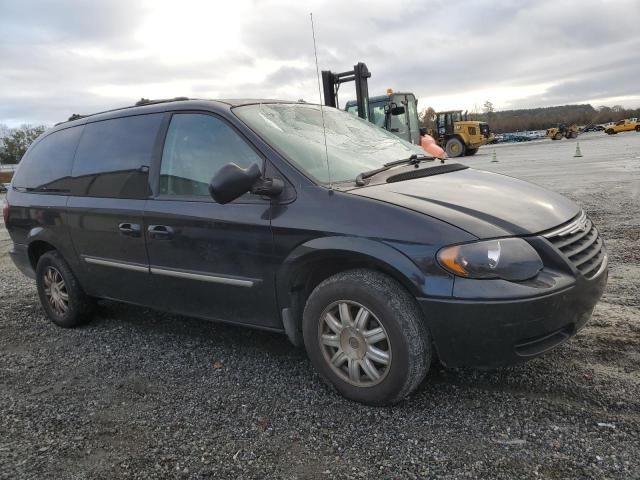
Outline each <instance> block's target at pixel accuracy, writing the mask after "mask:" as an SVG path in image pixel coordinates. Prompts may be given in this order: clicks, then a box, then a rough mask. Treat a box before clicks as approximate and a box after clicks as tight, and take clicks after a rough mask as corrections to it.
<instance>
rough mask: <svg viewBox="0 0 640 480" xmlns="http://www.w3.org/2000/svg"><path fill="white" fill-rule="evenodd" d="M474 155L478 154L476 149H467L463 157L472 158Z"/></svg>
mask: <svg viewBox="0 0 640 480" xmlns="http://www.w3.org/2000/svg"><path fill="white" fill-rule="evenodd" d="M476 153H478V149H477V148H467V151H466V152H465V155H466V156H467V157H472V156H473V155H475V154H476Z"/></svg>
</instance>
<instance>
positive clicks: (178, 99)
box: [135, 97, 189, 107]
mask: <svg viewBox="0 0 640 480" xmlns="http://www.w3.org/2000/svg"><path fill="white" fill-rule="evenodd" d="M184 100H189V97H174V98H159V99H156V100H150V99H148V98H144V97H142V98H141V99H140V100H138V101H137V102H136V105H135V106H136V107H141V106H143V105H153V104H155V103H166V102H181V101H184Z"/></svg>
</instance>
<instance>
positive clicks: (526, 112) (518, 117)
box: [420, 101, 640, 133]
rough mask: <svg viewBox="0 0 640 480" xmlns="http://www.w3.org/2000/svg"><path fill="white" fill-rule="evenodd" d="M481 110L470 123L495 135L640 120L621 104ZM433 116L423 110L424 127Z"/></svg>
mask: <svg viewBox="0 0 640 480" xmlns="http://www.w3.org/2000/svg"><path fill="white" fill-rule="evenodd" d="M482 110H483V111H482V112H481V113H469V120H479V121H482V122H487V123H488V124H489V126H490V127H491V131H492V132H495V133H505V132H518V131H526V130H546V129H547V128H550V127H555V126H556V125H558V124H565V125H598V124H602V123H608V122H617V121H618V120H622V119H623V118H632V117H640V108H636V109H632V108H624V107H622V106H621V105H614V106H613V107H608V106H601V107H598V108H594V107H593V106H592V105H590V104H583V105H562V106H557V107H542V108H530V109H520V110H502V111H495V110H494V108H493V104H492V103H491V102H490V101H487V102H485V104H484V107H483V109H482ZM434 114H435V111H434V110H433V108H431V107H428V108H426V109H425V110H423V111H422V112H421V113H420V121H421V123H422V126H425V127H427V128H431V127H432V126H433V120H434Z"/></svg>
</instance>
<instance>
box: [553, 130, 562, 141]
mask: <svg viewBox="0 0 640 480" xmlns="http://www.w3.org/2000/svg"><path fill="white" fill-rule="evenodd" d="M553 139H554V140H562V133H560V132H558V133H556V134H555V135H554V137H553Z"/></svg>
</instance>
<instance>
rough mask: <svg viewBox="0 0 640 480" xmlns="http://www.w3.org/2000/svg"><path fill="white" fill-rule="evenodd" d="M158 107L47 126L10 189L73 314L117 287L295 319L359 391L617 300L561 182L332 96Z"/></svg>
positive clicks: (23, 245) (574, 321) (43, 276)
mask: <svg viewBox="0 0 640 480" xmlns="http://www.w3.org/2000/svg"><path fill="white" fill-rule="evenodd" d="M147 103H148V104H147V105H144V106H138V107H131V108H124V109H119V110H114V111H110V112H105V113H101V114H97V115H91V116H88V117H84V118H80V119H77V120H75V121H70V122H65V123H62V124H60V125H58V126H57V127H55V128H53V129H52V130H49V131H47V132H46V133H44V134H43V135H42V136H41V137H40V138H39V139H38V140H37V141H36V142H35V143H34V144H33V145H32V146H31V147H30V149H29V150H28V152H27V154H26V155H25V157H24V159H23V160H22V162H21V164H20V166H19V168H18V170H17V172H16V175H15V177H14V179H13V183H12V186H11V189H10V191H9V192H8V195H7V198H6V204H5V206H4V208H3V216H4V219H5V223H6V226H7V229H8V231H9V235H10V237H11V249H10V255H11V258H12V259H13V261H14V262H15V264H16V265H17V266H18V268H20V270H22V271H23V272H24V273H25V274H27V275H29V276H32V277H34V278H35V280H36V284H37V288H38V294H39V297H40V301H41V303H42V306H43V309H44V311H45V313H46V315H47V316H48V317H49V319H50V320H51V321H52V322H54V323H55V324H57V325H59V326H61V327H75V326H77V325H80V324H82V323H84V322H86V321H87V320H89V319H90V318H91V314H92V309H93V306H94V303H95V299H97V298H102V299H111V300H117V301H123V302H127V303H132V304H139V305H144V306H147V307H151V308H156V309H160V310H166V311H170V312H175V313H179V314H184V315H190V316H194V317H200V318H203V319H208V320H215V321H223V322H229V323H235V324H240V325H244V326H248V327H254V328H261V329H266V330H271V331H276V332H282V333H284V334H287V335H288V337H289V339H290V340H291V341H292V343H294V344H296V345H300V346H302V345H304V347H305V348H306V351H307V354H308V355H309V358H310V359H311V363H312V364H313V366H314V367H315V368H316V370H317V371H318V372H319V374H320V375H321V376H322V378H324V379H325V380H326V381H327V383H328V384H330V385H331V386H333V387H334V388H335V389H336V390H337V391H338V392H340V393H341V394H342V395H344V396H346V397H348V398H350V399H352V400H356V401H359V402H363V403H367V404H373V405H386V404H390V403H394V402H397V401H399V400H401V399H403V398H404V397H406V396H407V395H408V394H410V393H411V392H412V391H413V390H414V389H415V388H416V387H417V386H418V385H419V384H420V382H421V381H422V380H423V378H424V377H425V375H426V373H427V371H428V370H429V367H430V364H431V362H432V359H433V358H434V357H437V358H438V359H439V361H440V362H442V363H443V364H445V365H447V366H452V367H462V366H484V367H497V366H501V365H508V364H512V363H516V362H522V361H525V360H528V359H531V358H534V357H536V356H538V355H541V354H543V353H544V352H547V351H548V350H550V349H551V348H553V347H555V346H557V345H559V344H561V343H563V342H564V341H566V340H567V339H568V338H570V337H571V336H573V335H575V334H576V333H577V332H578V331H579V330H580V329H581V328H582V327H584V325H585V324H586V323H587V321H588V320H589V318H590V316H591V312H592V310H593V308H594V306H595V304H596V303H597V301H598V300H599V298H600V296H601V295H602V292H603V289H604V287H605V284H606V282H607V254H606V251H605V248H604V244H603V241H602V239H601V238H600V235H599V233H598V230H597V229H596V227H595V226H594V225H593V223H592V222H591V220H590V219H589V218H588V217H587V215H586V213H585V212H584V211H583V210H582V209H581V208H580V207H579V206H578V205H576V204H575V203H574V202H573V201H571V200H569V199H567V198H565V197H563V196H561V195H559V194H557V193H553V192H550V191H548V190H545V189H543V188H541V187H538V186H536V185H532V184H529V183H526V182H523V181H520V180H517V179H514V178H511V177H507V176H502V175H497V174H493V173H488V172H483V171H478V170H473V169H471V168H467V167H466V166H464V165H461V164H458V163H448V162H444V161H442V162H441V161H439V160H436V159H434V158H431V157H426V156H425V155H424V152H423V150H422V149H421V148H420V147H419V146H417V145H412V144H410V143H408V142H406V141H404V140H402V139H400V138H398V137H397V136H395V135H393V134H392V133H389V132H387V131H385V130H383V129H380V128H378V127H376V126H375V125H373V124H371V123H369V122H366V121H364V120H362V119H359V118H357V117H355V116H353V115H351V114H349V113H345V112H342V111H339V110H336V109H333V108H324V110H323V109H322V108H321V107H319V106H317V105H310V104H305V103H289V102H275V101H269V100H264V101H256V100H245V101H242V100H241V101H224V100H221V101H198V100H187V101H159V102H147ZM90 334H91V333H90V332H89V333H87V335H90ZM256 375H269V372H263V371H259V370H256Z"/></svg>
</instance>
